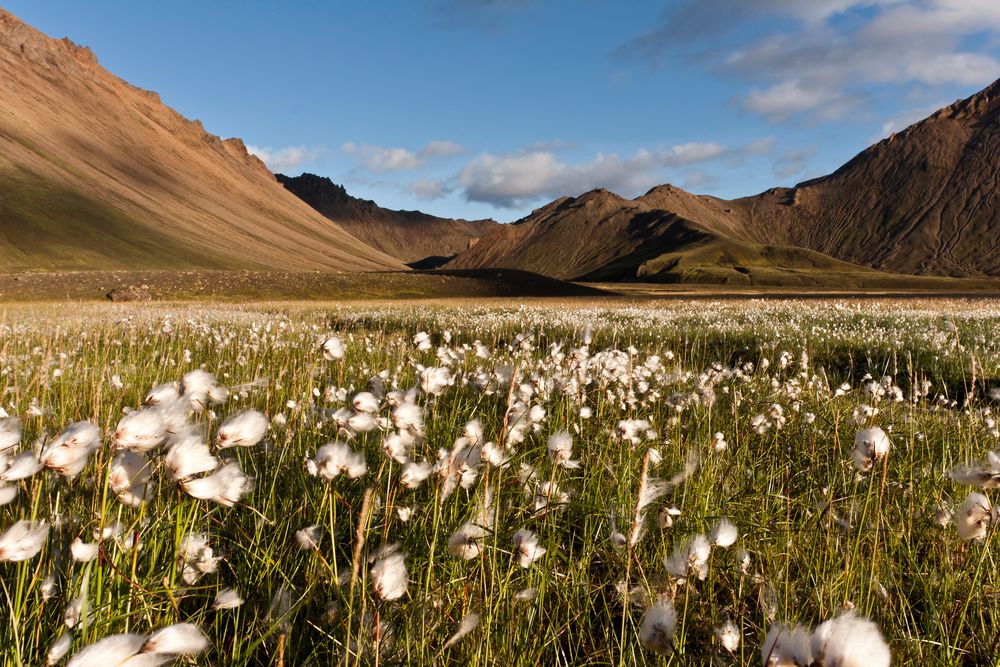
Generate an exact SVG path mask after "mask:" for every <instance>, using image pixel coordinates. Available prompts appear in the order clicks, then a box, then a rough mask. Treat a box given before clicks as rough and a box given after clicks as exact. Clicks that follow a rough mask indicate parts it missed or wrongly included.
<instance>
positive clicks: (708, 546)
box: [663, 534, 712, 580]
mask: <svg viewBox="0 0 1000 667" xmlns="http://www.w3.org/2000/svg"><path fill="white" fill-rule="evenodd" d="M711 551H712V543H711V542H709V541H708V538H707V537H705V536H704V535H700V534H699V535H695V536H694V537H692V538H691V539H690V540H689V541H688V542H687V544H685V545H683V546H678V547H677V548H675V549H674V552H673V553H672V554H671V555H670V556H669V557H668V558H666V559H664V561H663V564H664V566H665V567H666V568H667V572H669V573H670V574H672V575H674V576H675V577H677V578H678V579H686V578H687V577H689V576H690V575H694V576H696V577H697V578H698V579H701V580H704V579H705V578H706V577H708V557H709V555H710V554H711Z"/></svg>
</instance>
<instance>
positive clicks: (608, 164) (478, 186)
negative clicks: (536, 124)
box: [458, 150, 658, 208]
mask: <svg viewBox="0 0 1000 667" xmlns="http://www.w3.org/2000/svg"><path fill="white" fill-rule="evenodd" d="M657 165H658V161H657V158H656V156H655V155H653V153H650V152H649V151H646V150H640V151H638V152H636V153H635V154H634V155H632V156H631V157H628V158H620V157H619V156H618V155H614V154H611V155H606V154H603V153H599V154H598V155H597V156H596V157H594V159H593V160H591V161H590V162H585V163H583V164H575V165H571V164H566V163H565V162H562V161H560V160H559V159H557V158H556V156H555V155H553V154H552V153H547V152H542V151H533V152H525V153H516V154H508V155H492V154H490V153H483V154H482V155H479V156H478V157H476V158H475V159H473V160H472V161H471V162H470V163H469V164H468V165H466V167H465V168H464V169H462V171H461V172H460V173H459V175H458V182H459V184H460V185H461V186H462V189H463V191H464V194H465V197H466V199H467V200H469V201H476V202H483V203H488V204H493V205H494V206H499V207H502V208H516V207H518V206H523V205H525V204H530V203H533V202H536V201H538V200H539V199H543V198H547V199H554V198H556V197H561V196H564V195H575V194H580V193H582V192H585V191H587V190H591V189H593V188H598V187H603V188H608V189H609V190H614V191H616V192H624V193H629V194H631V193H633V192H639V191H642V190H645V189H648V188H649V187H651V186H653V185H655V184H656V177H655V176H654V174H653V170H654V168H655V167H656V166H657Z"/></svg>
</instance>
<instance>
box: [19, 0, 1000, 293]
mask: <svg viewBox="0 0 1000 667" xmlns="http://www.w3.org/2000/svg"><path fill="white" fill-rule="evenodd" d="M0 81H3V85H2V86H0V266H2V267H3V268H2V269H0V270H4V271H26V270H28V271H45V270H94V269H101V270H115V269H158V268H163V269H197V268H201V269H258V270H282V271H303V270H320V271H378V270H405V269H406V268H407V266H409V267H411V268H431V267H437V266H440V265H443V266H444V268H446V269H453V270H459V269H462V270H465V269H487V268H489V269H492V268H513V269H521V270H525V271H531V272H535V273H540V274H544V275H547V276H551V277H554V278H561V279H571V280H592V281H650V282H711V283H728V284H759V285H775V284H777V285H835V286H840V287H850V286H852V285H876V284H885V283H886V282H887V281H888V282H890V283H892V282H893V281H895V280H897V278H898V277H899V276H901V275H903V274H912V275H922V276H957V277H977V278H981V277H1000V253H998V252H997V249H998V247H1000V199H998V198H1000V183H998V180H1000V82H997V83H994V84H993V85H991V86H989V87H988V88H986V89H984V90H983V91H981V92H979V93H977V94H975V95H973V96H971V97H969V98H968V99H965V100H961V101H959V102H956V103H955V104H953V105H951V106H949V107H946V108H944V109H941V110H940V111H938V112H936V113H935V114H933V115H932V116H930V117H929V118H927V119H926V120H923V121H921V122H919V123H916V124H915V125H913V126H911V127H909V128H907V129H906V130H904V131H902V132H900V133H898V134H896V135H893V136H892V137H889V138H888V139H885V140H883V141H880V142H879V143H877V144H875V145H874V146H872V147H870V148H868V149H866V150H865V151H863V152H862V153H860V154H859V155H858V156H857V157H855V158H854V159H852V160H851V161H850V162H848V163H847V164H845V165H844V166H843V167H841V168H840V169H838V170H837V171H836V172H834V173H833V174H831V175H829V176H825V177H823V178H819V179H815V180H812V181H808V182H805V183H800V184H799V185H797V186H795V187H793V188H775V189H772V190H768V191H766V192H764V193H761V194H759V195H755V196H752V197H745V198H742V199H735V200H723V199H718V198H715V197H707V196H699V195H693V194H690V193H687V192H685V191H683V190H680V189H678V188H675V187H673V186H670V185H662V186H658V187H655V188H653V189H652V190H650V191H649V192H647V193H646V194H645V195H643V196H641V197H637V198H635V199H625V198H622V197H619V196H618V195H616V194H614V193H611V192H608V191H606V190H594V191H592V192H588V193H585V194H583V195H580V196H578V197H565V198H561V199H558V200H556V201H554V202H552V203H550V204H548V205H546V206H543V207H541V208H539V209H537V210H536V211H534V212H533V213H532V214H531V215H529V216H527V217H525V218H523V219H521V220H519V221H517V222H515V223H512V224H509V225H500V224H497V223H496V222H494V221H492V220H472V221H469V220H452V219H447V218H439V217H435V216H431V215H427V214H424V213H421V212H419V211H392V210H388V209H383V208H381V207H379V206H378V205H377V204H375V203H374V202H372V201H368V200H363V199H358V198H355V197H352V196H350V195H348V193H347V192H346V190H345V189H344V188H343V187H342V186H339V185H335V184H334V183H333V182H332V181H330V180H329V179H327V178H323V177H320V176H315V175H312V174H302V175H301V176H297V177H289V176H283V175H278V176H277V177H275V176H274V175H273V174H271V173H270V172H269V171H268V169H267V168H266V166H265V165H264V164H263V163H262V162H261V161H260V160H258V159H257V158H256V157H254V156H253V155H250V154H249V153H248V152H247V150H246V147H245V146H244V144H243V142H242V141H240V140H239V139H226V140H223V139H220V138H219V137H217V136H215V135H212V134H210V133H208V132H206V131H205V129H204V128H203V127H202V125H201V123H199V122H198V121H191V120H187V119H185V118H184V117H182V116H181V115H180V114H178V113H177V112H175V111H174V110H172V109H170V108H169V107H167V106H166V105H164V104H163V103H162V102H161V101H160V99H159V97H158V96H157V95H156V94H155V93H152V92H149V91H145V90H142V89H139V88H136V87H134V86H132V85H130V84H128V83H126V82H125V81H122V80H121V79H119V78H117V77H115V76H114V75H112V74H110V73H109V72H108V71H106V70H105V69H103V68H102V67H101V66H100V65H99V64H98V62H97V59H96V57H95V56H94V54H93V53H92V52H91V51H90V50H89V49H86V48H83V47H80V46H77V45H76V44H74V43H73V42H71V41H69V40H66V39H64V40H55V39H52V38H49V37H46V36H45V35H43V34H41V33H40V32H38V31H37V30H35V29H33V28H31V27H30V26H28V25H26V24H24V23H23V22H21V21H19V20H18V19H16V18H15V17H13V16H12V15H10V14H9V13H7V12H4V11H3V10H0Z"/></svg>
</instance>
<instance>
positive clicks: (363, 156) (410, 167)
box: [341, 141, 465, 173]
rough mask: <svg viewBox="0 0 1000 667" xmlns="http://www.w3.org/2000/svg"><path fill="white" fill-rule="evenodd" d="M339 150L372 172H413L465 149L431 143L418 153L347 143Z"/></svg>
mask: <svg viewBox="0 0 1000 667" xmlns="http://www.w3.org/2000/svg"><path fill="white" fill-rule="evenodd" d="M341 149H342V150H343V151H344V152H345V153H347V154H348V155H353V156H355V157H357V158H358V160H359V161H360V162H361V165H362V166H363V167H364V168H365V169H367V170H368V171H372V172H377V173H381V172H387V171H414V170H416V169H420V168H421V167H423V166H424V165H425V164H426V163H427V161H428V160H430V159H432V158H441V157H450V156H454V155H461V154H462V153H464V152H465V149H464V148H462V147H461V146H459V145H458V144H456V143H453V142H451V141H431V142H430V143H428V144H427V145H426V146H424V147H423V148H421V149H420V150H418V151H411V150H408V149H406V148H386V147H382V146H372V145H370V144H358V143H355V142H353V141H349V142H347V143H346V144H344V145H343V146H342V147H341Z"/></svg>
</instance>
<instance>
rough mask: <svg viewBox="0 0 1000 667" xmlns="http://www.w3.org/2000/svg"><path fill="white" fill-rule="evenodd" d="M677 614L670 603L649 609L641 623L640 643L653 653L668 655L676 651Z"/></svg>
mask: <svg viewBox="0 0 1000 667" xmlns="http://www.w3.org/2000/svg"><path fill="white" fill-rule="evenodd" d="M676 629H677V613H676V612H675V611H674V605H673V604H671V603H670V602H669V601H661V602H657V603H656V604H654V605H652V606H651V607H649V608H648V609H647V610H646V611H645V612H644V613H643V615H642V620H641V621H640V623H639V641H640V642H642V645H643V646H644V647H645V648H646V649H647V650H650V651H652V652H653V653H658V654H660V655H667V654H668V653H670V652H671V651H673V649H674V641H675V632H676Z"/></svg>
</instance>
